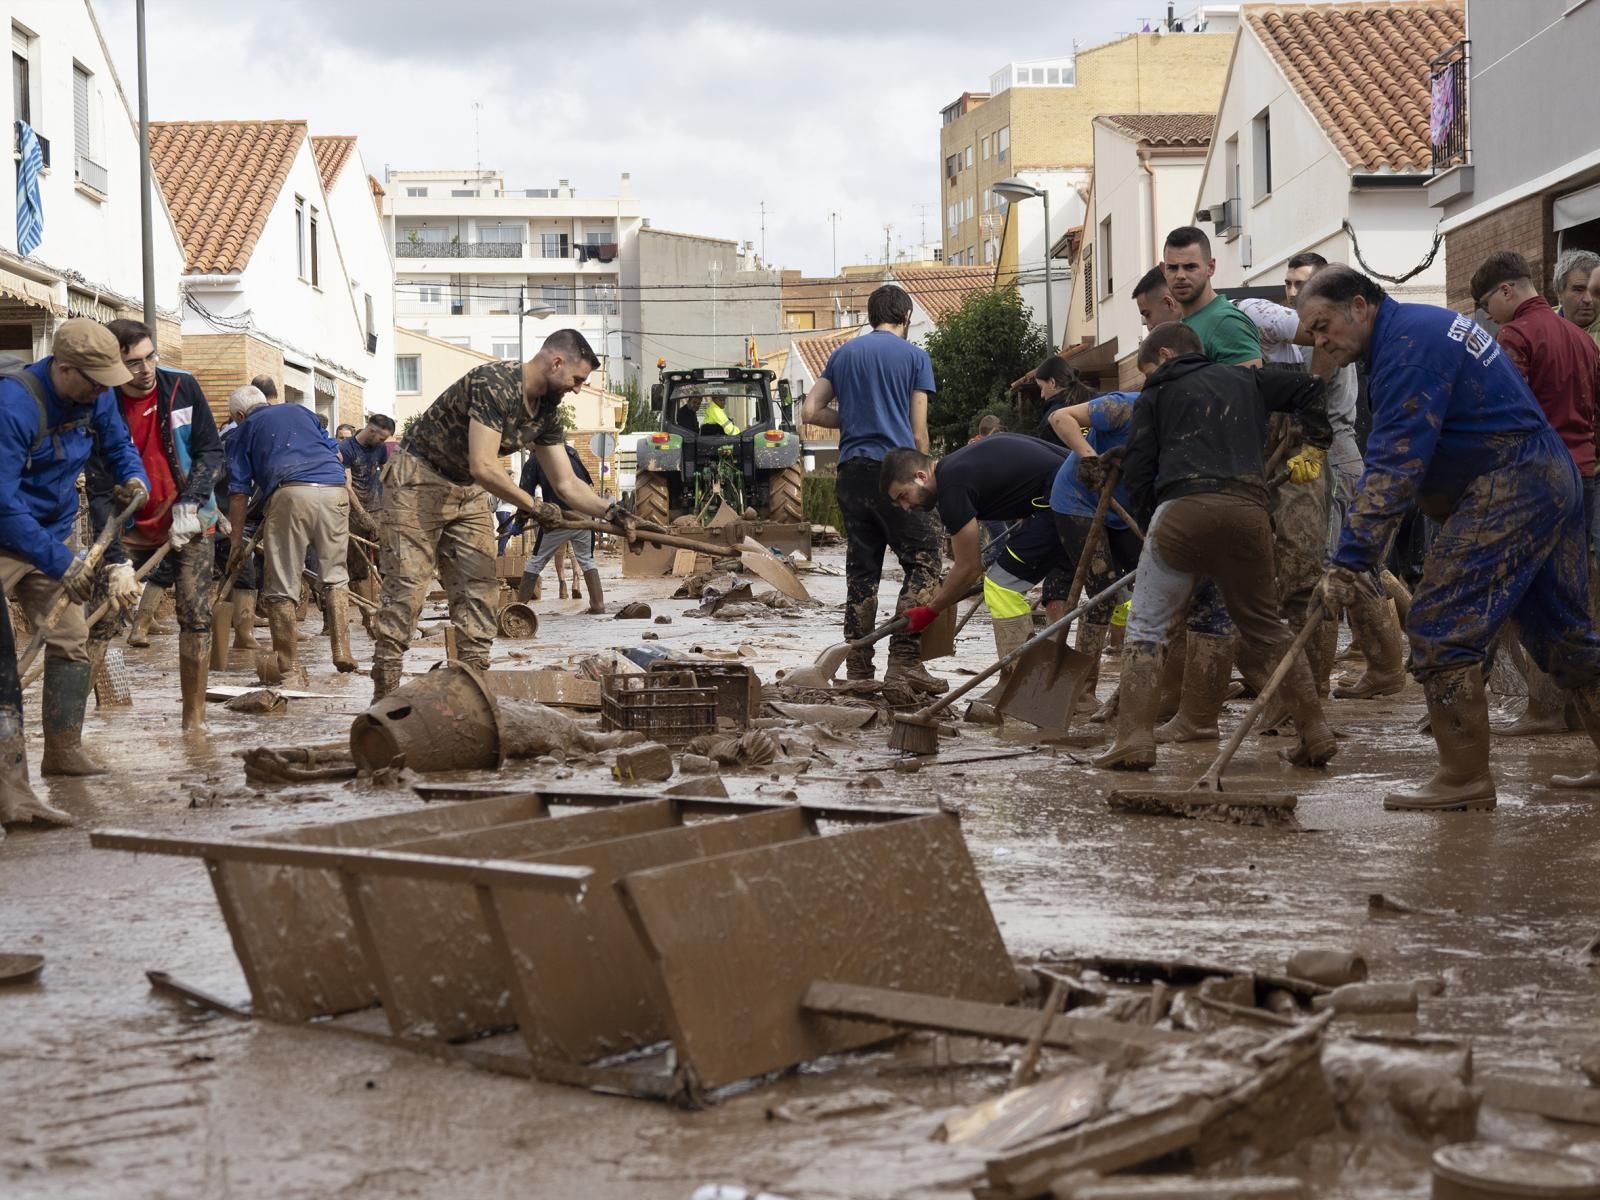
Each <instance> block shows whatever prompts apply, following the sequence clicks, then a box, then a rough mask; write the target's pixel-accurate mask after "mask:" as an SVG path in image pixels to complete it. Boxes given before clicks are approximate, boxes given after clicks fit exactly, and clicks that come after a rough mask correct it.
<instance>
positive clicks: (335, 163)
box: [311, 135, 356, 191]
mask: <svg viewBox="0 0 1600 1200" xmlns="http://www.w3.org/2000/svg"><path fill="white" fill-rule="evenodd" d="M355 148H356V140H355V138H353V137H350V136H348V135H340V136H338V137H314V138H312V139H311V153H312V154H314V155H315V156H316V159H317V174H318V175H321V176H322V190H323V191H327V190H328V189H329V188H331V187H332V186H333V181H334V180H335V179H337V178H339V172H340V171H342V170H344V165H345V163H347V162H349V161H350V155H351V154H353V153H354V152H355Z"/></svg>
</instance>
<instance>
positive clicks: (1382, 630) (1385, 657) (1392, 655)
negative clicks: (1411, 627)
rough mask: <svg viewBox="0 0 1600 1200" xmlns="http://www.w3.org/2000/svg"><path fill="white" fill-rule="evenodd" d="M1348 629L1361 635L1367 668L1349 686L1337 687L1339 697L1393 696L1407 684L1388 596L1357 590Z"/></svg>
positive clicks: (1398, 629) (1396, 627) (1349, 698)
mask: <svg viewBox="0 0 1600 1200" xmlns="http://www.w3.org/2000/svg"><path fill="white" fill-rule="evenodd" d="M1348 607H1349V612H1350V628H1351V629H1353V630H1355V632H1356V634H1357V635H1358V636H1359V637H1360V638H1361V653H1362V654H1363V655H1365V656H1366V660H1367V669H1366V670H1365V671H1363V672H1362V673H1361V678H1360V679H1358V680H1356V681H1355V683H1353V684H1351V685H1350V686H1349V687H1342V688H1337V689H1335V691H1334V693H1333V694H1334V696H1335V697H1336V698H1338V699H1340V700H1372V699H1375V698H1376V697H1378V696H1392V695H1394V694H1395V693H1396V692H1398V691H1399V690H1400V689H1401V688H1403V687H1405V685H1406V667H1405V656H1404V655H1403V654H1402V653H1401V651H1400V625H1399V623H1398V622H1397V621H1396V620H1395V616H1394V610H1393V608H1391V607H1390V604H1389V597H1388V596H1374V595H1369V594H1368V593H1367V592H1365V591H1362V592H1360V593H1359V594H1358V595H1357V596H1356V598H1355V599H1354V600H1352V601H1350V604H1349V606H1348Z"/></svg>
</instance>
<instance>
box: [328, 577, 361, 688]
mask: <svg viewBox="0 0 1600 1200" xmlns="http://www.w3.org/2000/svg"><path fill="white" fill-rule="evenodd" d="M328 629H329V633H328V651H329V653H330V654H332V656H333V668H334V670H336V671H338V672H339V674H341V675H348V674H349V673H350V672H351V671H354V670H355V669H356V660H355V659H353V658H351V657H350V590H349V589H348V588H345V587H332V588H329V589H328Z"/></svg>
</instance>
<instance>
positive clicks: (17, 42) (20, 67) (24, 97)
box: [11, 25, 33, 125]
mask: <svg viewBox="0 0 1600 1200" xmlns="http://www.w3.org/2000/svg"><path fill="white" fill-rule="evenodd" d="M28 42H29V38H28V36H27V34H25V33H23V32H22V30H20V29H18V28H17V27H16V26H15V25H13V26H12V27H11V113H12V115H13V116H14V117H15V118H16V119H17V120H18V121H26V122H27V123H28V124H29V125H32V124H33V83H32V80H33V73H32V72H31V71H30V70H29V68H28Z"/></svg>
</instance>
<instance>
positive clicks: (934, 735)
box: [889, 570, 1139, 754]
mask: <svg viewBox="0 0 1600 1200" xmlns="http://www.w3.org/2000/svg"><path fill="white" fill-rule="evenodd" d="M1138 573H1139V572H1138V571H1137V570H1133V571H1129V572H1128V573H1127V574H1126V575H1124V576H1123V577H1122V578H1120V579H1118V580H1116V581H1115V582H1113V583H1112V584H1111V585H1110V586H1109V587H1107V588H1106V589H1105V590H1104V591H1101V592H1097V593H1096V594H1095V595H1093V596H1090V597H1089V598H1088V599H1087V600H1085V601H1084V602H1083V603H1082V604H1080V605H1078V607H1077V608H1075V609H1073V610H1072V611H1071V612H1069V613H1068V614H1067V615H1066V616H1064V617H1061V618H1059V619H1057V620H1055V621H1052V622H1051V623H1050V624H1048V625H1046V626H1045V627H1044V628H1043V629H1041V630H1040V631H1039V632H1038V633H1036V634H1034V635H1033V636H1032V637H1031V638H1029V639H1028V640H1027V641H1025V642H1023V643H1022V645H1020V646H1018V647H1017V648H1016V649H1015V650H1013V651H1011V653H1010V654H1006V655H1003V656H1001V658H999V659H998V660H997V661H995V662H993V663H990V664H989V665H988V666H987V667H985V668H984V669H983V670H982V671H980V672H978V674H976V675H974V676H973V677H972V678H971V679H969V680H967V681H966V682H965V683H963V684H962V685H961V686H960V687H958V688H957V689H956V690H955V691H953V692H949V693H947V694H946V695H943V696H941V697H939V699H937V700H935V701H934V702H933V703H932V704H930V705H928V706H927V707H926V708H921V709H918V710H917V711H916V712H914V713H896V714H895V718H894V727H893V728H892V729H891V730H890V731H889V748H890V749H891V750H904V751H906V752H907V753H910V754H937V753H938V752H939V714H940V713H942V712H943V711H944V710H945V709H947V708H949V707H950V706H951V705H952V704H954V703H955V702H956V701H957V700H959V699H961V697H963V696H965V695H966V694H967V693H968V692H970V691H971V690H972V689H973V688H975V687H977V686H978V685H979V684H980V683H982V682H983V681H984V680H986V679H988V678H990V677H991V676H993V675H994V674H996V673H997V672H999V671H1002V670H1004V669H1005V668H1006V667H1009V666H1010V665H1011V664H1012V663H1014V662H1016V661H1017V659H1019V658H1021V657H1022V656H1023V655H1024V654H1026V653H1027V652H1028V651H1029V650H1031V649H1032V648H1033V647H1035V646H1037V645H1038V644H1039V643H1040V642H1043V641H1047V640H1048V639H1050V638H1052V637H1054V636H1055V635H1056V634H1058V633H1060V632H1061V631H1062V630H1063V629H1065V628H1066V627H1067V626H1068V625H1070V624H1072V622H1074V621H1076V620H1077V619H1078V618H1079V617H1081V616H1082V615H1083V614H1084V613H1086V612H1088V611H1089V610H1090V609H1091V608H1093V607H1094V606H1095V605H1096V604H1099V603H1100V602H1101V601H1102V600H1109V599H1110V598H1111V597H1112V596H1115V595H1116V594H1117V592H1118V591H1119V590H1121V589H1122V588H1123V587H1126V586H1127V585H1128V584H1130V583H1132V582H1133V579H1134V576H1136V575H1137V574H1138ZM1074 653H1076V651H1074Z"/></svg>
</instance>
